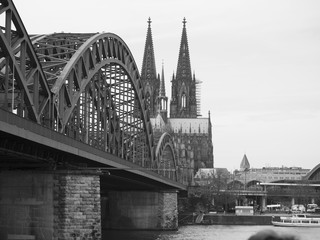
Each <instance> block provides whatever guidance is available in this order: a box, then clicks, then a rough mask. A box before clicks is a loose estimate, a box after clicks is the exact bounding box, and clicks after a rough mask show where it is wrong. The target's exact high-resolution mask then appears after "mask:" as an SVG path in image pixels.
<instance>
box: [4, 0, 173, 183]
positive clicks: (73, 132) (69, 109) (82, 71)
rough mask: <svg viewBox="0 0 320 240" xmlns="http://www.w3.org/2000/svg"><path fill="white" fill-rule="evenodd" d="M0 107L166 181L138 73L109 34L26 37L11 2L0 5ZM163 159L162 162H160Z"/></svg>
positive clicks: (169, 162)
mask: <svg viewBox="0 0 320 240" xmlns="http://www.w3.org/2000/svg"><path fill="white" fill-rule="evenodd" d="M0 16H1V17H2V19H4V22H3V23H1V31H0V107H1V108H3V109H5V110H7V111H10V112H13V113H15V114H17V115H19V116H21V117H23V118H26V119H29V120H32V121H34V122H37V123H38V124H41V125H42V126H45V127H49V128H51V129H53V130H55V131H57V132H60V133H61V134H64V135H67V136H69V137H72V138H73V139H75V140H77V141H81V142H84V143H86V144H88V145H91V146H94V147H95V148H97V149H99V150H103V151H106V152H108V153H111V154H113V155H116V156H118V157H120V158H122V159H125V160H127V161H130V162H133V163H135V164H137V165H138V166H139V167H143V168H148V169H152V170H154V171H156V172H157V173H158V174H160V175H163V176H165V177H167V178H170V179H172V180H174V181H177V180H178V177H177V171H176V169H177V160H176V157H175V154H166V156H167V157H166V158H165V157H164V156H162V153H163V152H166V151H163V150H162V149H164V147H163V146H170V149H171V150H172V152H173V151H174V149H173V144H171V142H172V139H171V137H170V135H169V136H166V137H163V138H161V140H160V141H159V142H158V147H157V149H158V150H157V154H155V147H154V144H155V143H154V139H153V132H152V127H151V122H150V118H149V113H148V110H147V106H146V103H145V96H144V94H143V86H142V84H141V81H140V74H139V71H138V68H137V66H136V63H135V60H134V58H133V55H132V53H131V52H130V50H129V48H128V46H127V45H126V43H125V42H124V41H123V40H122V39H121V38H120V37H119V36H117V35H115V34H112V33H88V34H76V33H54V34H49V35H36V36H29V35H28V34H27V31H26V29H25V28H24V25H23V22H22V20H21V19H20V16H19V14H18V12H17V10H16V8H15V6H14V4H13V3H12V1H11V0H0ZM163 161H166V163H164V162H163Z"/></svg>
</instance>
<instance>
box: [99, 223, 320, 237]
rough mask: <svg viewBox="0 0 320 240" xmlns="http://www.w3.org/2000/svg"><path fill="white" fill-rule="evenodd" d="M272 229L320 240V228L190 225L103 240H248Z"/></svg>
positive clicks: (112, 233)
mask: <svg viewBox="0 0 320 240" xmlns="http://www.w3.org/2000/svg"><path fill="white" fill-rule="evenodd" d="M266 229H271V230H273V231H276V232H277V233H279V234H290V235H295V236H297V237H298V239H300V240H314V239H319V235H320V228H302V227H291V228H290V227H273V226H239V225H237V226H235V225H232V226H226V225H190V226H182V227H180V228H179V230H178V231H165V232H156V231H108V232H104V234H103V239H108V240H115V239H121V240H126V239H128V240H195V239H196V240H234V239H237V240H247V239H248V238H249V237H250V236H251V235H253V234H255V233H257V232H259V231H261V230H266Z"/></svg>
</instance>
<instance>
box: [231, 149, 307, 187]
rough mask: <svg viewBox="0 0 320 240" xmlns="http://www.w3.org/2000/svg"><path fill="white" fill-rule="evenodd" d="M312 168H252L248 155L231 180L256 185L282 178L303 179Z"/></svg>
mask: <svg viewBox="0 0 320 240" xmlns="http://www.w3.org/2000/svg"><path fill="white" fill-rule="evenodd" d="M309 171H310V169H304V168H301V167H284V166H283V167H263V168H250V163H249V161H248V158H247V156H246V155H244V156H243V159H242V161H241V163H240V170H236V171H234V173H233V175H232V176H231V179H230V180H229V182H234V181H238V182H241V183H242V184H246V185H247V187H250V186H251V185H255V184H256V182H264V183H269V182H277V181H281V180H302V179H303V178H304V177H305V176H306V175H307V173H308V172H309Z"/></svg>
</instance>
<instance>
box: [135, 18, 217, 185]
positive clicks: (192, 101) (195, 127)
mask: <svg viewBox="0 0 320 240" xmlns="http://www.w3.org/2000/svg"><path fill="white" fill-rule="evenodd" d="M186 23H187V22H186V19H185V18H184V19H183V28H182V36H181V42H180V50H179V56H178V66H177V71H176V75H175V74H173V76H172V81H171V83H172V85H171V101H170V118H168V98H167V97H166V92H165V79H164V66H163V64H162V72H161V77H160V75H159V74H157V72H156V64H155V54H154V47H153V40H152V31H151V19H150V18H149V19H148V30H147V37H146V43H145V49H144V55H143V62H142V71H141V81H142V83H143V85H144V93H145V97H146V99H147V106H148V108H149V113H150V118H151V122H152V125H153V130H154V135H155V139H157V135H160V134H161V133H163V132H168V133H169V134H170V135H171V136H172V138H173V141H174V143H175V148H176V151H177V153H176V154H177V156H178V159H179V166H180V168H181V169H182V171H184V173H185V174H184V176H186V177H185V178H186V179H183V182H184V183H186V184H188V185H193V184H194V182H193V176H194V174H195V173H196V172H197V171H198V169H199V168H213V165H214V164H213V162H214V161H213V144H212V124H211V119H210V113H209V114H208V117H207V118H202V117H201V115H200V101H199V100H200V96H197V87H198V84H199V81H197V80H196V77H195V75H194V74H192V71H191V64H190V55H189V46H188V38H187V29H186Z"/></svg>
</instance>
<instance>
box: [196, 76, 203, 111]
mask: <svg viewBox="0 0 320 240" xmlns="http://www.w3.org/2000/svg"><path fill="white" fill-rule="evenodd" d="M201 83H202V81H201V80H199V79H196V103H197V116H198V117H201V116H202V115H201V101H200V100H201Z"/></svg>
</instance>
